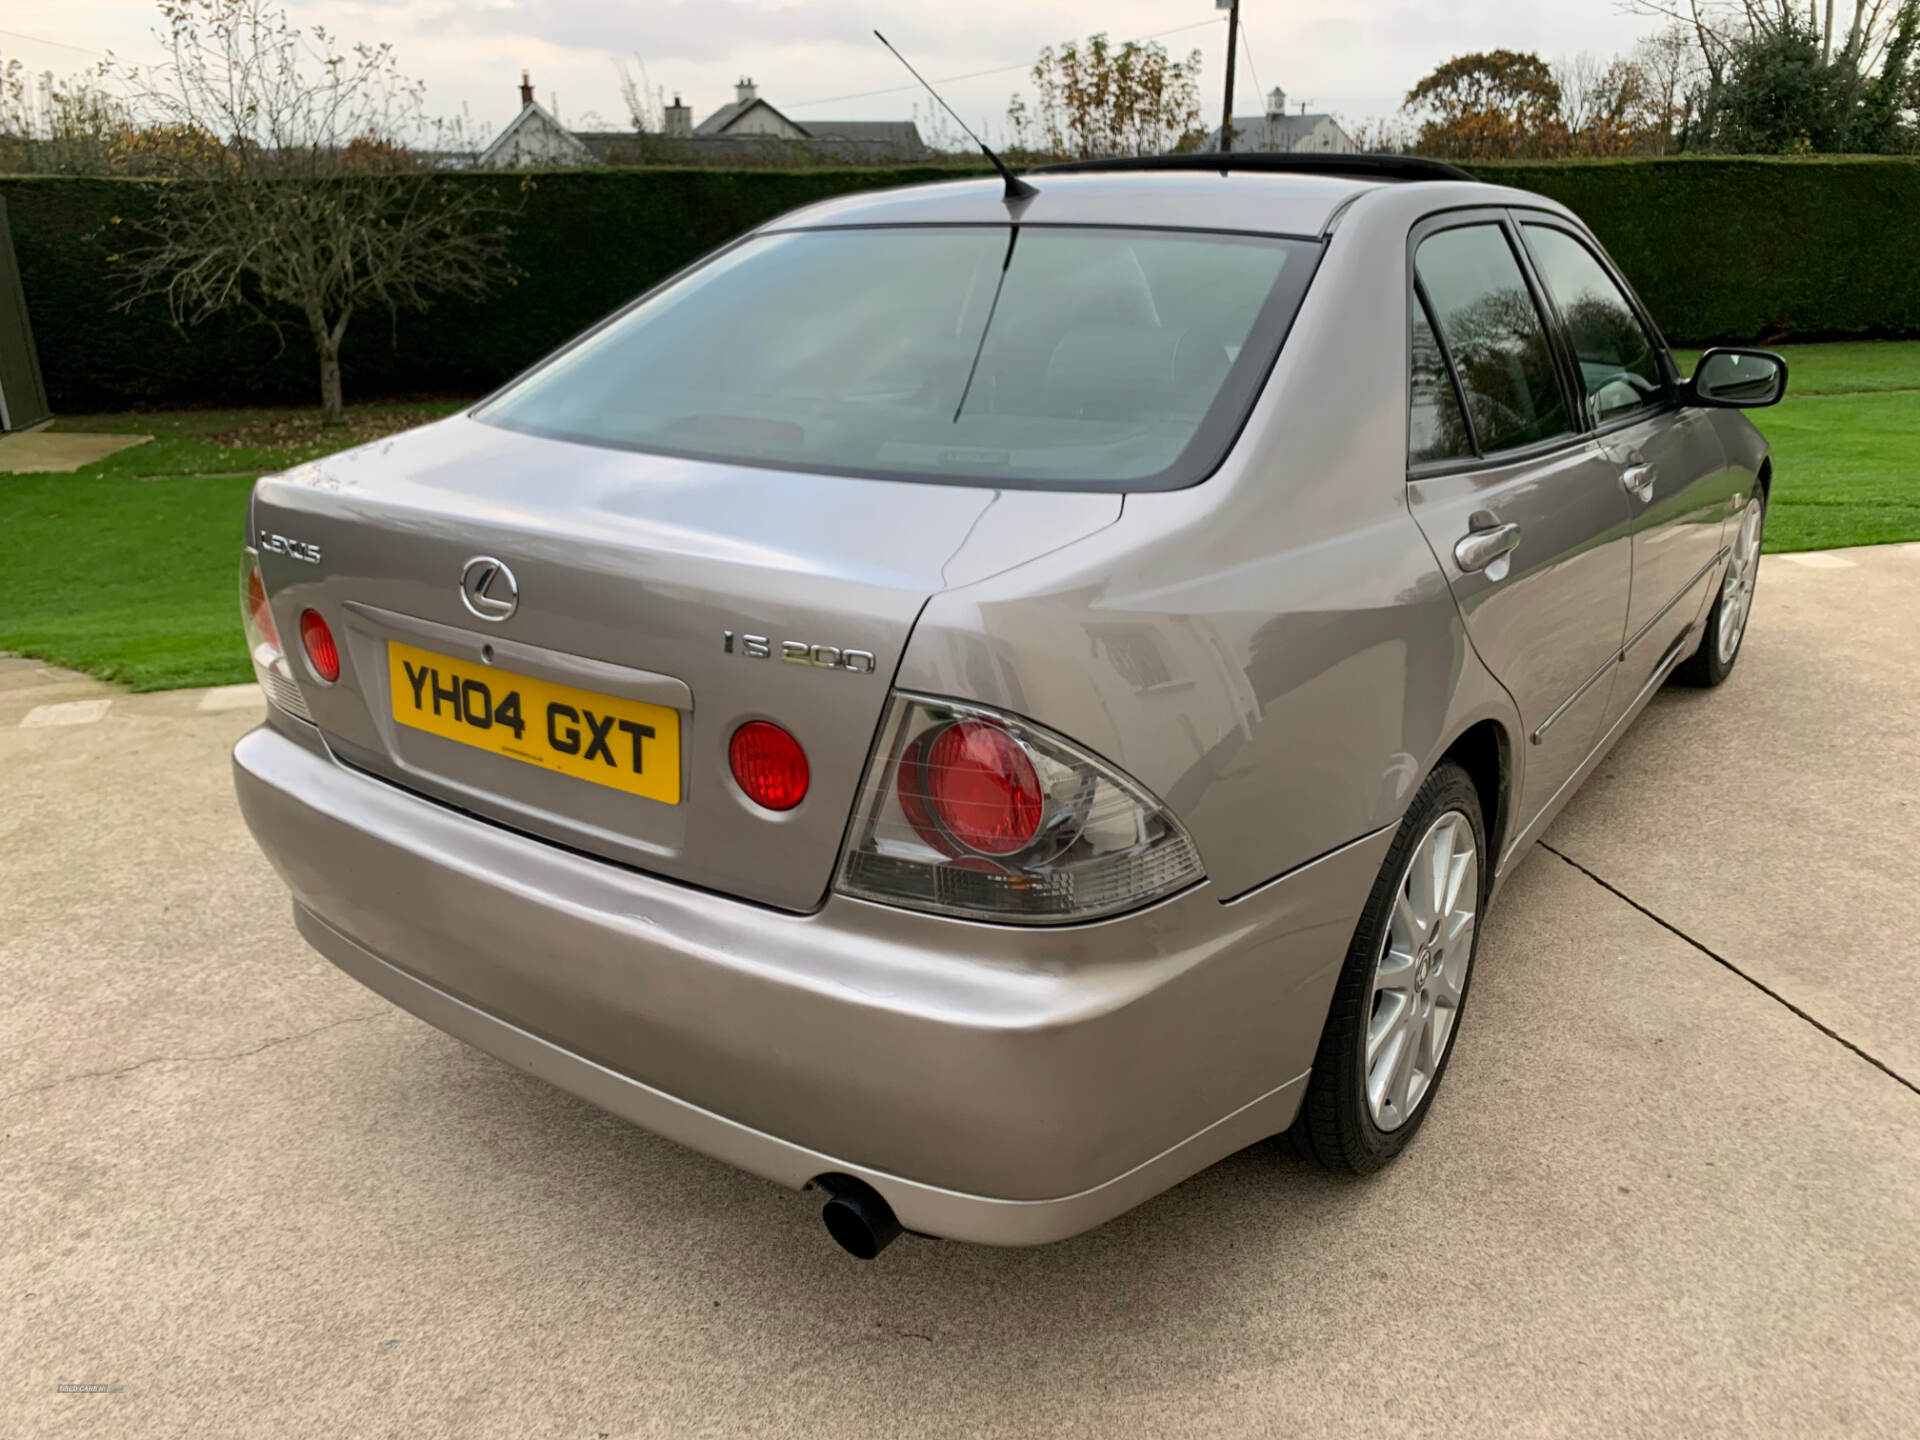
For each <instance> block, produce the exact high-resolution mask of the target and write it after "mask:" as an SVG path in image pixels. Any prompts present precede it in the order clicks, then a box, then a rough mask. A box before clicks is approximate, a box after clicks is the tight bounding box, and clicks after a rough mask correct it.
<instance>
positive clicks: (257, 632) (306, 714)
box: [240, 546, 313, 724]
mask: <svg viewBox="0 0 1920 1440" xmlns="http://www.w3.org/2000/svg"><path fill="white" fill-rule="evenodd" d="M240 628H241V631H242V632H243V633H244V634H245V636H246V640H247V658H248V659H250V660H252V661H253V674H254V678H255V679H256V680H258V681H259V682H260V688H261V689H262V690H264V691H265V692H266V696H267V700H268V701H269V703H271V704H273V705H275V706H278V707H279V708H280V709H282V710H284V711H286V712H287V714H289V715H292V716H294V717H295V718H296V719H300V720H305V721H306V722H307V723H308V724H312V723H313V712H312V711H310V710H308V709H307V702H306V700H305V699H304V698H303V697H302V696H301V694H300V686H299V683H298V682H297V681H296V680H295V679H294V678H293V667H292V666H291V665H290V664H288V663H287V652H286V647H285V646H284V645H283V644H282V643H281V640H280V628H279V626H278V625H277V624H276V623H275V621H274V618H273V609H272V597H270V596H269V595H268V594H267V587H266V582H265V580H264V579H263V578H262V576H261V574H260V555H259V552H258V551H256V550H254V549H253V548H252V547H251V546H248V547H247V548H245V549H243V550H242V551H241V552H240Z"/></svg>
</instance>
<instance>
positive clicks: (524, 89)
mask: <svg viewBox="0 0 1920 1440" xmlns="http://www.w3.org/2000/svg"><path fill="white" fill-rule="evenodd" d="M531 104H533V82H532V81H531V80H529V79H528V78H527V72H526V71H524V70H522V71H521V72H520V108H521V109H522V110H524V109H526V108H527V106H529V105H531Z"/></svg>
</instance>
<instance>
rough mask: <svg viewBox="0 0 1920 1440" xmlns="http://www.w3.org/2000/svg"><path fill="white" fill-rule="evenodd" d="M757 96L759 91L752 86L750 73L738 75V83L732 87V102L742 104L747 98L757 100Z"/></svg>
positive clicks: (758, 96)
mask: <svg viewBox="0 0 1920 1440" xmlns="http://www.w3.org/2000/svg"><path fill="white" fill-rule="evenodd" d="M759 98H760V92H759V91H758V90H757V89H755V88H754V84H753V77H752V76H751V75H742V76H741V77H740V83H739V84H738V85H735V86H734V87H733V101H734V104H736V105H744V104H746V103H747V102H748V101H749V100H758V99H759Z"/></svg>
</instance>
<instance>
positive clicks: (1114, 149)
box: [1007, 35, 1206, 158]
mask: <svg viewBox="0 0 1920 1440" xmlns="http://www.w3.org/2000/svg"><path fill="white" fill-rule="evenodd" d="M1033 85H1034V90H1035V92H1036V96H1037V102H1038V113H1037V114H1035V113H1034V112H1032V111H1030V110H1029V109H1028V108H1027V105H1026V102H1025V101H1024V100H1022V99H1021V98H1020V97H1019V96H1017V95H1016V96H1015V97H1014V98H1013V100H1012V101H1011V102H1010V103H1009V104H1008V106H1007V124H1008V127H1009V128H1010V129H1011V130H1012V131H1013V133H1014V136H1015V138H1016V141H1017V143H1018V146H1019V148H1020V149H1023V150H1044V151H1046V152H1047V153H1049V154H1053V155H1072V156H1075V157H1080V158H1088V157H1093V156H1099V155H1158V154H1161V153H1164V152H1166V151H1169V150H1180V149H1186V150H1194V149H1199V148H1200V147H1201V146H1203V145H1204V144H1205V143H1206V133H1205V132H1204V131H1203V130H1201V129H1200V52H1199V51H1198V50H1196V51H1194V52H1193V53H1192V54H1191V55H1189V56H1188V57H1187V58H1186V59H1185V60H1174V59H1171V58H1170V57H1169V56H1168V55H1167V51H1166V47H1165V46H1162V45H1159V44H1156V43H1155V42H1153V41H1151V40H1149V41H1147V42H1145V43H1144V44H1143V43H1140V42H1137V41H1133V40H1129V41H1128V42H1127V43H1126V44H1124V45H1120V46H1117V47H1116V46H1114V45H1112V44H1110V43H1109V42H1108V40H1107V37H1106V36H1105V35H1092V36H1089V37H1088V38H1087V40H1086V41H1085V43H1084V44H1082V43H1081V42H1078V41H1073V40H1069V41H1067V42H1066V43H1065V44H1063V45H1060V46H1058V47H1055V46H1052V45H1049V46H1047V47H1046V48H1045V49H1043V50H1042V51H1041V52H1040V59H1039V60H1038V61H1037V62H1036V63H1035V65H1034V67H1033Z"/></svg>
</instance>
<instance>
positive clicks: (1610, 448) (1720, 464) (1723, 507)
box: [1517, 211, 1733, 723]
mask: <svg viewBox="0 0 1920 1440" xmlns="http://www.w3.org/2000/svg"><path fill="white" fill-rule="evenodd" d="M1517 218H1518V219H1519V220H1520V222H1521V223H1520V233H1521V235H1522V237H1523V238H1524V239H1525V241H1526V245H1527V249H1528V251H1529V253H1530V254H1531V256H1532V258H1533V262H1534V268H1535V272H1536V273H1537V274H1538V275H1539V277H1540V279H1541V283H1542V287H1543V288H1544V290H1545V291H1546V295H1547V300H1548V303H1549V305H1550V307H1551V308H1552V309H1553V310H1554V311H1555V312H1556V314H1557V318H1558V320H1559V326H1560V333H1561V335H1562V336H1563V338H1564V341H1565V344H1566V348H1567V351H1568V359H1569V360H1570V362H1571V363H1572V366H1573V368H1574V369H1575V371H1576V372H1577V375H1578V378H1579V383H1580V391H1581V395H1580V401H1581V404H1582V405H1583V406H1584V407H1585V410H1586V413H1587V418H1588V423H1589V424H1590V426H1591V427H1592V429H1593V432H1594V434H1595V435H1596V437H1597V438H1598V439H1599V441H1600V444H1601V446H1602V447H1603V449H1604V450H1605V451H1606V455H1607V460H1608V461H1609V463H1610V464H1611V465H1612V466H1613V467H1614V470H1615V474H1616V477H1617V480H1618V483H1619V485H1620V487H1621V494H1622V495H1623V496H1624V497H1625V498H1626V502H1627V505H1628V507H1629V510H1630V512H1631V514H1632V518H1633V589H1632V594H1631V597H1630V598H1629V600H1628V604H1627V638H1626V642H1625V644H1624V645H1623V646H1622V652H1623V653H1622V657H1621V674H1620V680H1619V683H1618V685H1617V686H1616V687H1615V688H1614V692H1613V700H1612V703H1611V705H1610V706H1609V709H1608V722H1609V723H1610V722H1611V720H1612V719H1613V718H1614V717H1616V716H1618V715H1620V714H1621V713H1623V712H1624V711H1625V710H1626V709H1627V708H1628V707H1629V706H1631V705H1632V704H1633V702H1634V700H1635V699H1636V698H1637V697H1638V696H1639V694H1640V692H1641V691H1642V690H1643V689H1645V688H1646V686H1647V685H1648V684H1650V683H1651V682H1652V681H1654V680H1655V679H1656V678H1658V677H1659V676H1660V675H1661V674H1663V673H1664V672H1665V670H1666V669H1668V668H1670V666H1671V663H1672V661H1673V660H1674V659H1675V658H1677V655H1678V652H1679V650H1680V649H1681V648H1684V647H1683V646H1682V645H1681V641H1682V639H1683V637H1684V636H1685V634H1686V632H1687V631H1688V630H1689V628H1690V627H1691V626H1692V625H1693V623H1694V621H1695V620H1697V619H1698V618H1699V615H1700V612H1701V602H1702V600H1703V599H1704V598H1705V596H1706V594H1707V592H1708V589H1709V588H1710V587H1709V586H1708V585H1707V583H1706V582H1707V579H1708V576H1709V574H1710V573H1711V572H1712V570H1713V569H1714V567H1715V564H1716V562H1717V561H1718V559H1719V558H1720V545H1721V530H1722V528H1723V526H1724V522H1725V519H1726V515H1727V500H1728V498H1729V496H1730V495H1731V494H1732V492H1733V485H1732V482H1731V477H1730V475H1729V472H1728V470H1727V467H1726V457H1725V454H1724V452H1723V451H1722V450H1721V447H1720V441H1719V438H1718V437H1717V436H1716V435H1715V433H1714V430H1713V426H1712V424H1711V423H1710V422H1709V421H1708V419H1707V416H1706V412H1704V411H1701V410H1686V409H1682V408H1681V406H1680V402H1679V386H1678V384H1677V383H1676V377H1675V375H1674V373H1673V370H1672V365H1671V361H1670V359H1669V357H1668V355H1667V353H1666V346H1665V345H1664V344H1662V343H1661V341H1660V338H1659V333H1658V332H1657V331H1656V330H1655V329H1654V328H1653V325H1652V323H1651V321H1650V320H1649V319H1648V318H1647V317H1646V315H1645V313H1644V312H1643V311H1642V310H1641V308H1640V307H1639V306H1638V305H1637V304H1636V303H1635V302H1634V300H1633V299H1632V296H1631V293H1630V292H1629V291H1628V290H1627V288H1626V286H1625V284H1624V283H1623V282H1622V281H1621V280H1620V278H1619V276H1618V275H1616V274H1615V273H1614V272H1613V270H1612V269H1611V267H1609V266H1608V265H1607V264H1606V262H1605V260H1604V259H1603V258H1602V256H1601V255H1600V252H1599V250H1598V249H1597V247H1596V246H1594V245H1593V244H1592V242H1591V241H1590V240H1589V239H1588V238H1587V237H1586V236H1584V235H1582V234H1581V233H1580V232H1579V231H1578V230H1577V229H1576V228H1575V227H1574V226H1572V225H1571V224H1569V223H1567V222H1566V221H1564V220H1561V219H1558V218H1557V217H1550V216H1546V215H1540V214H1533V213H1528V212H1524V211H1522V212H1520V213H1519V215H1518V217H1517Z"/></svg>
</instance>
